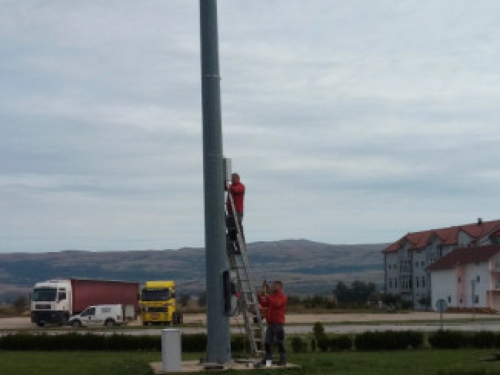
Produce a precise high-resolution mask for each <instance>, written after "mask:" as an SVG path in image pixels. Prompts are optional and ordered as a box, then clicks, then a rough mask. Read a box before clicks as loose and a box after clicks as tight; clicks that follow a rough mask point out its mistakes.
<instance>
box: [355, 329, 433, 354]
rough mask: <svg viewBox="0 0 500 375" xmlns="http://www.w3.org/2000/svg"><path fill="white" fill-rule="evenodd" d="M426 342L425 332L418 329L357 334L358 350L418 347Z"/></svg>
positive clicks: (356, 344) (356, 343) (356, 345)
mask: <svg viewBox="0 0 500 375" xmlns="http://www.w3.org/2000/svg"><path fill="white" fill-rule="evenodd" d="M423 344H424V334H423V333H422V332H417V331H383V332H364V333H361V334H359V335H356V338H355V339H354V346H355V347H356V349H357V350H401V349H416V348H420V347H422V346H423Z"/></svg>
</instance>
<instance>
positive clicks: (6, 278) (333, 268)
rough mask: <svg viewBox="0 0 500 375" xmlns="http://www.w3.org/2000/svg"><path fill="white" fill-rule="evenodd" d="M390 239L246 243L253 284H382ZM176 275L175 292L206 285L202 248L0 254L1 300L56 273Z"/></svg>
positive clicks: (293, 289) (311, 289)
mask: <svg viewBox="0 0 500 375" xmlns="http://www.w3.org/2000/svg"><path fill="white" fill-rule="evenodd" d="M387 245H388V244H358V245H356V244H354V245H331V244H327V243H321V242H315V241H311V240H307V239H287V240H280V241H259V242H253V243H249V244H247V254H248V258H249V263H250V265H251V271H252V275H253V278H254V283H255V284H257V285H260V284H261V283H262V281H263V280H275V279H281V280H283V281H284V283H285V285H286V290H287V291H288V293H290V294H315V293H319V294H324V293H331V290H332V289H333V288H334V286H335V285H336V283H337V282H338V281H344V282H351V281H354V280H362V281H366V282H374V283H375V284H378V285H382V284H383V256H382V250H383V249H384V248H385V247H386V246H387ZM69 277H77V278H95V279H109V280H126V281H138V282H140V283H144V282H145V281H146V280H155V279H156V280H158V279H168V280H175V281H176V284H177V293H178V294H182V293H189V294H197V293H200V292H201V291H203V290H204V289H205V250H204V248H195V247H183V248H180V249H177V250H173V249H165V250H115V251H87V250H74V249H66V250H61V251H57V252H46V253H25V252H23V253H6V254H5V253H4V254H0V302H1V301H7V300H11V299H12V298H13V296H15V295H19V294H22V293H29V290H31V288H32V286H33V285H34V284H35V283H36V282H38V281H42V280H47V279H53V278H69Z"/></svg>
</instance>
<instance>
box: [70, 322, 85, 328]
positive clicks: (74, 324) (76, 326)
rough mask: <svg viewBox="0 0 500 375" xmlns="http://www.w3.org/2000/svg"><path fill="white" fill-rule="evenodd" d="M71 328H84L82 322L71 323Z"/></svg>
mask: <svg viewBox="0 0 500 375" xmlns="http://www.w3.org/2000/svg"><path fill="white" fill-rule="evenodd" d="M71 326H72V327H74V328H78V327H81V326H82V322H80V321H79V320H73V321H72V322H71Z"/></svg>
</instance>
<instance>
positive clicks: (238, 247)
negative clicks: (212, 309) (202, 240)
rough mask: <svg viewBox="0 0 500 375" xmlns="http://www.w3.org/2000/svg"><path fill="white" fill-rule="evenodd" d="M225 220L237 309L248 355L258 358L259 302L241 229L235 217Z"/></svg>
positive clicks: (261, 335)
mask: <svg viewBox="0 0 500 375" xmlns="http://www.w3.org/2000/svg"><path fill="white" fill-rule="evenodd" d="M227 194H228V201H229V204H230V206H231V209H232V212H233V213H236V210H235V207H234V200H233V196H232V194H231V191H230V190H228V192H227ZM226 218H227V220H226V227H227V234H226V250H227V256H228V259H229V264H230V266H231V269H232V270H234V271H235V272H236V277H237V286H236V287H237V291H238V292H239V293H240V298H239V299H238V308H239V311H240V312H241V313H242V315H243V318H244V320H245V332H246V334H247V336H248V340H249V344H250V354H251V355H253V356H255V357H258V356H262V354H263V353H264V338H265V332H264V325H263V323H262V316H261V314H260V310H259V300H258V299H257V295H256V293H255V288H254V286H253V284H252V280H251V274H250V266H249V262H248V257H247V251H246V243H245V237H244V236H243V231H242V229H243V228H241V226H240V223H239V222H238V219H237V217H236V216H235V215H234V216H233V219H234V220H232V219H230V216H227V217H226ZM228 218H229V219H228Z"/></svg>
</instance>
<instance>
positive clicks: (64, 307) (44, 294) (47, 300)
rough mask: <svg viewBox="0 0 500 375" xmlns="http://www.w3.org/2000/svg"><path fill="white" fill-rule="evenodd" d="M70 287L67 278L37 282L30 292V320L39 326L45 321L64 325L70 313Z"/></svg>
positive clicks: (45, 322)
mask: <svg viewBox="0 0 500 375" xmlns="http://www.w3.org/2000/svg"><path fill="white" fill-rule="evenodd" d="M71 306H72V289H71V283H70V282H69V280H49V281H45V282H42V283H37V284H36V285H35V287H34V289H33V293H32V294H31V301H30V309H31V321H32V322H33V323H35V324H37V325H38V326H39V327H43V326H44V325H45V324H47V323H49V324H50V323H56V324H60V325H65V324H66V323H67V321H68V319H69V317H70V316H71V314H72V310H71Z"/></svg>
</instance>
